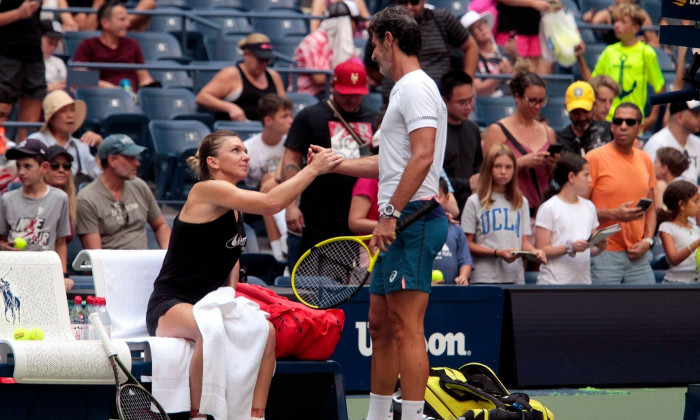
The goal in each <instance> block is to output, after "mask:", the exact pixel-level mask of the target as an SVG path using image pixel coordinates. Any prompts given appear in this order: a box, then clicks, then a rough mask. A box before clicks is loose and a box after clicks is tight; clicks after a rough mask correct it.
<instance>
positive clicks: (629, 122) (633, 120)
mask: <svg viewBox="0 0 700 420" xmlns="http://www.w3.org/2000/svg"><path fill="white" fill-rule="evenodd" d="M623 122H624V123H626V124H627V126H628V127H634V126H635V125H637V124H638V123H639V121H637V119H636V118H613V119H612V123H613V125H622V123H623Z"/></svg>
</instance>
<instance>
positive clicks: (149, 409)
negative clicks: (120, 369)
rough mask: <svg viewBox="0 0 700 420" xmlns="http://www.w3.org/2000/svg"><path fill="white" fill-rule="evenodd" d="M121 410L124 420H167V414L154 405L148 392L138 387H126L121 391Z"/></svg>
mask: <svg viewBox="0 0 700 420" xmlns="http://www.w3.org/2000/svg"><path fill="white" fill-rule="evenodd" d="M118 400H119V401H118V404H119V409H120V411H121V414H122V416H123V418H124V420H165V419H168V416H167V414H165V413H163V412H161V411H160V409H159V408H158V407H157V406H156V405H155V404H153V399H152V397H151V396H150V395H149V394H148V392H147V391H146V390H144V389H143V388H141V387H139V386H136V385H124V386H123V387H121V389H120V390H119V398H118Z"/></svg>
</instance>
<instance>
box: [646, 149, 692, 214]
mask: <svg viewBox="0 0 700 420" xmlns="http://www.w3.org/2000/svg"><path fill="white" fill-rule="evenodd" d="M689 166H690V161H689V160H688V156H685V155H684V154H683V153H681V152H680V151H678V150H676V149H674V148H673V147H662V148H660V149H658V150H657V151H656V158H655V159H654V175H656V180H657V182H656V188H655V189H654V198H655V202H656V203H657V205H659V206H660V205H661V204H662V203H663V202H664V200H663V197H664V191H666V187H667V186H668V184H670V183H671V182H673V181H676V180H680V179H682V178H681V174H683V172H685V171H686V170H687V169H688V167H689Z"/></svg>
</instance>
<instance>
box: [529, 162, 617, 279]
mask: <svg viewBox="0 0 700 420" xmlns="http://www.w3.org/2000/svg"><path fill="white" fill-rule="evenodd" d="M590 182H591V176H590V172H589V170H588V162H586V159H584V158H583V157H582V156H581V155H580V154H577V153H571V152H565V153H562V154H561V156H559V159H558V160H557V163H556V165H555V166H554V180H553V181H552V186H551V187H550V188H549V189H548V191H547V192H546V193H545V198H548V197H551V198H549V199H548V200H547V201H545V202H544V203H543V204H542V205H541V206H540V209H539V211H538V212H537V221H536V222H535V226H536V230H535V246H536V247H537V248H539V249H541V250H542V251H544V252H545V254H547V261H548V262H547V264H546V265H542V266H540V272H539V274H538V276H537V284H591V255H598V254H599V253H600V252H601V251H602V250H604V249H605V248H606V247H607V245H608V244H607V241H606V240H603V241H600V242H598V244H596V245H595V246H594V247H593V248H591V249H590V250H589V247H588V237H589V236H590V235H591V233H593V230H594V229H595V228H596V227H598V215H597V214H596V209H595V206H594V205H593V203H592V202H591V201H590V200H587V199H585V198H583V197H580V196H581V195H585V194H586V193H587V192H588V184H589V183H590ZM555 194H556V195H555Z"/></svg>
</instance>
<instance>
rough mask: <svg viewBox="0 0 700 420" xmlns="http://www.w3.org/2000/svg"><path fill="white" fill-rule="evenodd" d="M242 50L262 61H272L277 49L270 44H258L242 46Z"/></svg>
mask: <svg viewBox="0 0 700 420" xmlns="http://www.w3.org/2000/svg"><path fill="white" fill-rule="evenodd" d="M241 49H242V50H248V51H250V52H252V53H253V55H255V56H256V57H258V58H259V59H261V60H271V59H272V58H274V56H275V48H274V47H273V46H272V44H271V43H269V42H256V43H254V44H244V45H241Z"/></svg>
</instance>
